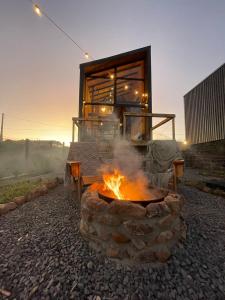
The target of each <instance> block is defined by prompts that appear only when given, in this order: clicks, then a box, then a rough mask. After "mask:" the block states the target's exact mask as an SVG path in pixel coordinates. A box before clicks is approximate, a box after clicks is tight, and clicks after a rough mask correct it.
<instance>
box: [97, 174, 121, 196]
mask: <svg viewBox="0 0 225 300" xmlns="http://www.w3.org/2000/svg"><path fill="white" fill-rule="evenodd" d="M102 177H103V180H104V183H105V189H107V188H108V189H109V190H111V191H112V192H113V193H114V195H115V196H116V198H117V199H121V200H123V199H124V195H123V194H122V193H121V191H120V187H121V184H122V181H123V180H124V178H125V176H123V175H122V174H120V172H119V170H118V169H114V172H113V173H111V174H103V176H102Z"/></svg>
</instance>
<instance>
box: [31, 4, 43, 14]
mask: <svg viewBox="0 0 225 300" xmlns="http://www.w3.org/2000/svg"><path fill="white" fill-rule="evenodd" d="M33 9H34V12H35V13H36V14H37V15H38V16H39V17H41V16H42V13H41V10H40V7H39V6H38V5H37V4H34V5H33Z"/></svg>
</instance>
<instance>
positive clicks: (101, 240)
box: [80, 189, 186, 262]
mask: <svg viewBox="0 0 225 300" xmlns="http://www.w3.org/2000/svg"><path fill="white" fill-rule="evenodd" d="M181 207H182V199H181V197H180V196H179V195H177V194H172V193H170V194H168V196H167V197H166V198H165V199H164V201H162V202H159V203H150V204H148V205H147V207H143V206H141V205H139V204H135V203H132V202H129V201H121V200H119V201H112V202H111V203H110V204H108V203H107V202H105V201H104V200H102V199H100V198H99V197H98V194H97V192H93V191H91V190H90V189H88V190H87V191H86V192H85V193H84V194H83V196H82V200H81V223H80V231H81V233H82V235H83V236H84V238H85V239H87V240H88V241H89V244H90V246H91V247H92V248H94V249H95V250H97V251H99V252H101V253H102V254H105V255H106V256H109V257H112V258H118V259H123V260H124V259H125V260H128V261H129V260H130V261H131V260H132V261H137V262H155V261H160V262H165V261H166V260H167V259H168V258H169V257H170V255H171V250H172V248H173V247H174V246H175V245H176V244H177V243H178V241H179V240H182V239H185V238H186V225H185V223H184V221H183V219H182V218H181V216H180V213H181Z"/></svg>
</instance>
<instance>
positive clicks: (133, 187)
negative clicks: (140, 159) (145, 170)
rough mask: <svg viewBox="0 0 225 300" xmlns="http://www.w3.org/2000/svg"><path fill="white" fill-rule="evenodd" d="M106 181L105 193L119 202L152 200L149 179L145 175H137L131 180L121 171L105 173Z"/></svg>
mask: <svg viewBox="0 0 225 300" xmlns="http://www.w3.org/2000/svg"><path fill="white" fill-rule="evenodd" d="M102 178H103V181H104V187H103V193H104V194H107V195H108V196H109V197H112V198H116V199H118V200H131V201H132V200H137V199H140V200H144V199H150V198H151V193H150V191H149V189H148V182H147V179H146V178H145V177H144V176H143V174H135V176H134V178H132V179H130V178H128V177H127V176H125V175H124V174H122V172H121V171H120V170H119V169H116V168H115V169H114V170H113V171H111V172H105V173H103V175H102Z"/></svg>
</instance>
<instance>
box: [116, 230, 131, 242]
mask: <svg viewBox="0 0 225 300" xmlns="http://www.w3.org/2000/svg"><path fill="white" fill-rule="evenodd" d="M112 239H113V240H114V241H115V242H116V243H118V244H123V243H128V242H129V240H130V239H129V238H128V237H126V236H125V235H124V234H122V233H120V232H113V233H112Z"/></svg>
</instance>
